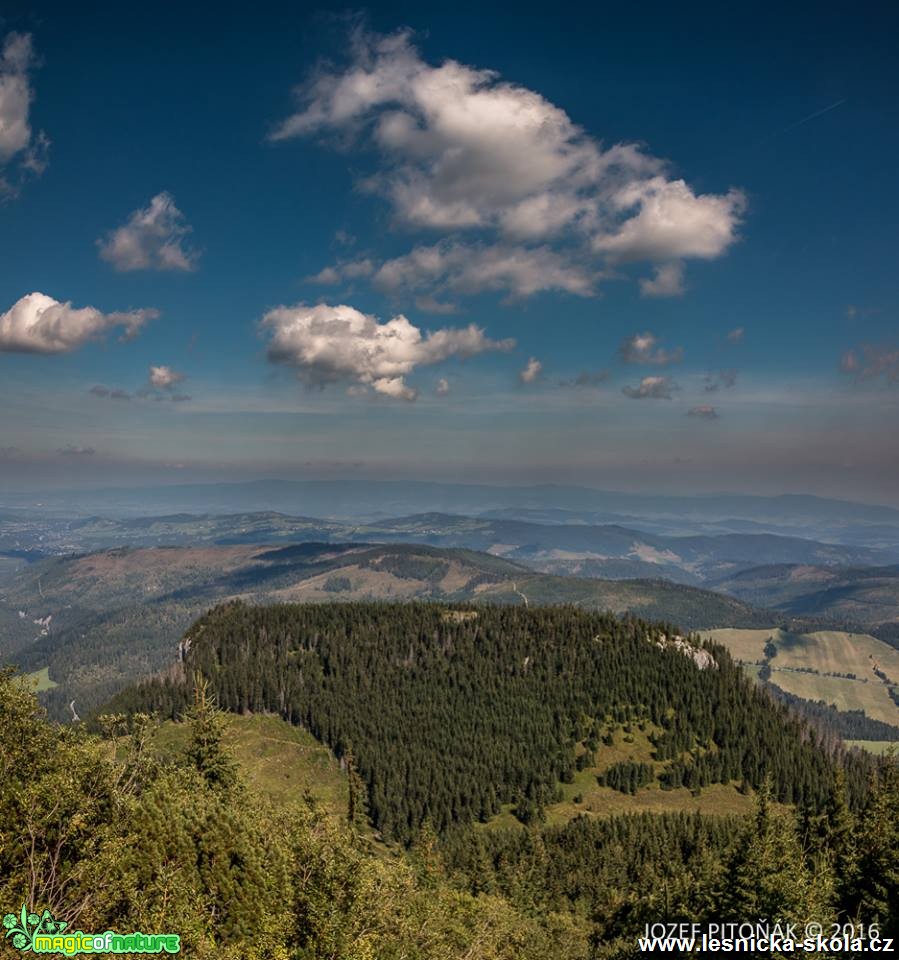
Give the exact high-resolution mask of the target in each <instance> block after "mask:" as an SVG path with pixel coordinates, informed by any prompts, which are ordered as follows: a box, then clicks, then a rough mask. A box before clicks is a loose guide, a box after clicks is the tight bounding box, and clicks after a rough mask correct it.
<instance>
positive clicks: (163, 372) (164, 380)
mask: <svg viewBox="0 0 899 960" xmlns="http://www.w3.org/2000/svg"><path fill="white" fill-rule="evenodd" d="M184 379H185V376H184V374H183V373H179V372H178V371H177V370H173V369H172V368H171V367H165V366H161V367H150V386H151V387H156V389H157V390H170V389H171V388H172V387H174V386H175V384H177V383H181V382H182V381H183V380H184Z"/></svg>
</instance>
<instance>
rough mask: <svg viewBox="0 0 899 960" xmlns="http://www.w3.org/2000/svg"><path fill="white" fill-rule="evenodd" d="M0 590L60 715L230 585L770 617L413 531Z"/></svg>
mask: <svg viewBox="0 0 899 960" xmlns="http://www.w3.org/2000/svg"><path fill="white" fill-rule="evenodd" d="M0 598H2V599H0V628H2V626H3V624H6V625H7V629H6V630H0V657H2V658H4V659H7V660H12V661H14V662H15V663H17V664H18V665H19V666H21V667H22V668H23V669H25V670H26V671H28V672H32V671H36V670H40V669H42V668H44V667H49V671H50V677H51V679H52V680H54V681H55V682H56V683H57V684H58V686H57V687H56V688H54V689H53V690H51V691H48V692H47V693H46V694H44V698H45V700H46V702H47V704H48V707H49V708H50V710H51V713H52V715H53V716H54V717H56V718H57V719H66V718H69V717H70V716H71V708H70V706H69V705H70V702H71V701H72V700H73V699H74V700H75V701H76V706H75V710H76V711H79V710H80V711H82V712H83V711H85V710H89V709H91V708H92V707H94V706H97V705H98V704H99V703H101V702H103V701H104V700H106V699H108V698H109V697H111V696H112V695H113V694H114V693H115V692H116V690H118V689H121V687H122V686H124V685H125V684H126V683H129V682H132V681H133V680H134V679H136V678H139V677H141V676H147V675H149V674H151V673H154V672H156V671H157V670H161V669H163V668H164V667H166V666H167V665H168V664H170V663H171V662H172V661H173V660H174V658H175V655H176V650H177V643H178V639H179V638H180V636H181V634H182V633H183V632H184V631H185V630H186V629H187V628H188V626H189V625H190V624H191V623H192V622H193V620H195V619H196V618H197V617H199V616H200V615H201V614H202V613H204V612H205V611H206V610H207V609H209V608H210V607H212V606H214V605H215V604H217V603H221V602H223V601H226V600H230V599H243V600H247V601H250V602H254V603H272V602H278V601H297V602H314V603H322V602H332V601H335V600H414V599H439V600H446V601H465V602H472V603H510V604H524V603H529V604H534V605H540V604H547V603H562V602H564V603H573V604H577V605H578V606H582V607H585V608H588V609H594V610H612V611H613V612H616V613H624V612H632V613H636V614H639V615H641V616H647V617H654V618H658V619H665V620H667V621H669V622H675V623H677V624H678V625H679V626H681V627H682V628H683V629H692V628H695V627H700V626H703V627H712V626H744V627H751V626H754V625H764V624H766V623H767V622H768V619H767V618H766V617H764V616H762V615H760V614H758V613H756V612H755V611H753V610H752V609H751V608H749V607H747V606H746V605H745V604H743V603H741V602H739V601H737V600H734V599H733V598H731V597H726V596H723V595H719V594H715V593H711V592H708V591H704V590H699V589H696V588H693V587H685V586H678V585H676V584H673V583H668V582H665V581H601V580H579V579H575V578H563V577H553V576H548V575H544V574H535V573H534V572H533V571H532V570H530V569H529V568H527V567H525V566H523V565H521V564H519V563H515V562H513V561H510V560H507V559H503V558H501V557H496V556H492V555H490V554H486V553H478V552H475V551H471V550H446V549H439V548H435V547H429V546H413V545H409V544H399V545H397V544H394V545H370V544H332V543H301V544H296V545H292V546H287V547H270V546H259V545H255V546H250V545H234V546H204V545H200V546H191V547H153V548H144V549H125V548H123V549H116V550H108V551H101V552H98V553H90V554H85V555H81V556H74V557H65V558H49V559H46V560H42V561H40V562H38V563H34V564H31V565H29V566H28V567H26V568H25V569H23V570H21V571H19V573H18V574H16V575H15V576H14V577H12V578H11V580H9V581H8V582H7V583H6V585H5V587H4V589H3V590H2V591H0ZM20 614H21V616H20Z"/></svg>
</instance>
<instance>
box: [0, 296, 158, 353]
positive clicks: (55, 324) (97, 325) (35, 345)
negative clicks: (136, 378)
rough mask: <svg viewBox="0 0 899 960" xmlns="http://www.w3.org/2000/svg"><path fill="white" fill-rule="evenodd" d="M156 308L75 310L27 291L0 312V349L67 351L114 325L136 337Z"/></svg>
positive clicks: (156, 314) (125, 333) (32, 351)
mask: <svg viewBox="0 0 899 960" xmlns="http://www.w3.org/2000/svg"><path fill="white" fill-rule="evenodd" d="M158 316H159V311H158V310H131V311H128V312H127V313H101V312H100V311H99V310H97V309H95V308H94V307H81V308H79V309H76V308H75V307H73V306H72V304H71V302H66V303H60V302H59V301H58V300H54V299H53V298H52V297H48V296H47V295H46V294H43V293H29V294H28V295H27V296H24V297H22V299H21V300H18V301H17V302H16V303H14V304H13V305H12V306H11V307H10V308H9V310H7V311H6V313H3V314H0V352H9V353H68V352H69V351H72V350H76V349H77V348H78V347H80V346H82V345H83V344H84V343H86V342H87V341H88V340H93V339H95V338H97V337H99V336H102V335H103V334H104V333H106V332H107V331H108V330H111V329H113V328H114V327H123V328H124V333H123V337H124V338H125V339H130V338H131V337H133V336H136V335H137V333H138V331H139V330H140V328H141V327H142V326H143V325H144V324H145V323H146V322H147V321H148V320H152V319H154V318H155V317H158Z"/></svg>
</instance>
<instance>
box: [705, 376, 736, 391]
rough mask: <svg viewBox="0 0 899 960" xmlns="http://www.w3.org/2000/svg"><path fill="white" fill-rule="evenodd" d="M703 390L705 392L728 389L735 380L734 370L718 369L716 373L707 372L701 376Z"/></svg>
mask: <svg viewBox="0 0 899 960" xmlns="http://www.w3.org/2000/svg"><path fill="white" fill-rule="evenodd" d="M702 380H703V390H705V392H706V393H717V392H718V391H719V390H730V389H731V387H733V386H734V384H735V383H736V382H737V371H736V370H719V371H718V373H707V374H706V375H705V376H704V377H703V378H702Z"/></svg>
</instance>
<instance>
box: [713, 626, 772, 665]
mask: <svg viewBox="0 0 899 960" xmlns="http://www.w3.org/2000/svg"><path fill="white" fill-rule="evenodd" d="M782 633H783V631H782V630H778V629H777V628H776V627H771V628H769V629H766V630H738V629H733V628H730V627H725V628H723V629H721V630H701V631H700V636H701V637H702V638H703V640H713V641H714V642H715V643H720V644H721V645H722V646H724V647H727V649H728V651H729V652H730V655H731V656H732V657H733V658H734V660H742V661H743V662H744V663H755V662H756V661H759V660H764V659H765V644H766V643H767V642H768V640H771V639H773V640H774V642H775V644H776V643H777V639H778V636H779V635H780V634H782Z"/></svg>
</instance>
